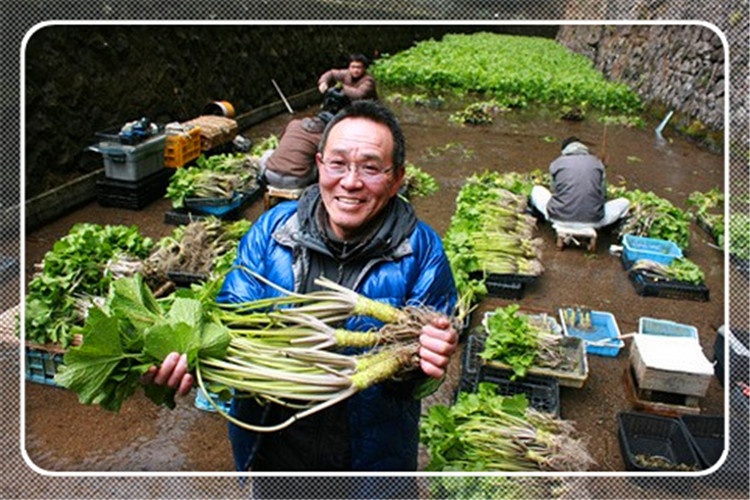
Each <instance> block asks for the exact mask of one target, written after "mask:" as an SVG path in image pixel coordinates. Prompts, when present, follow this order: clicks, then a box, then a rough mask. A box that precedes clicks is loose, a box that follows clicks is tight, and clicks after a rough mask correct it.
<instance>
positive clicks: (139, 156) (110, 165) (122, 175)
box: [89, 134, 167, 181]
mask: <svg viewBox="0 0 750 500" xmlns="http://www.w3.org/2000/svg"><path fill="white" fill-rule="evenodd" d="M166 138H167V136H166V135H164V134H159V135H155V136H154V137H152V138H150V139H148V140H145V141H143V142H139V143H138V144H136V145H128V144H121V143H117V142H109V141H105V142H100V143H99V144H97V145H94V146H91V147H90V148H89V149H90V150H92V151H96V152H97V153H101V154H102V157H103V159H104V174H105V175H106V177H107V178H108V179H117V180H123V181H137V180H139V179H142V178H144V177H147V176H149V175H151V174H153V173H156V172H158V171H159V170H161V169H162V168H164V145H165V143H166Z"/></svg>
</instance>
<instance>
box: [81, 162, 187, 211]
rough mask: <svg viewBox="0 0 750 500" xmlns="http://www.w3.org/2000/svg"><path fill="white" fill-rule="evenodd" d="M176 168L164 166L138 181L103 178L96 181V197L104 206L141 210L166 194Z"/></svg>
mask: <svg viewBox="0 0 750 500" xmlns="http://www.w3.org/2000/svg"><path fill="white" fill-rule="evenodd" d="M173 173H174V169H171V168H163V169H161V170H159V171H158V172H154V173H153V174H151V175H148V176H146V177H144V178H142V179H139V180H137V181H125V180H119V179H109V178H106V177H105V178H103V179H100V180H98V181H96V198H97V201H98V202H99V204H100V205H101V206H103V207H116V208H126V209H129V210H140V209H142V208H144V207H145V206H147V205H148V204H150V203H151V202H153V201H156V200H157V199H159V198H161V197H162V196H164V194H165V193H166V192H167V186H168V185H169V180H170V179H171V178H172V174H173Z"/></svg>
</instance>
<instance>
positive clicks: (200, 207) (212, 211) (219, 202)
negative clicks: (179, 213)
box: [185, 194, 244, 217]
mask: <svg viewBox="0 0 750 500" xmlns="http://www.w3.org/2000/svg"><path fill="white" fill-rule="evenodd" d="M243 200H244V195H242V194H235V195H234V196H233V197H232V198H185V207H186V208H188V209H190V210H194V211H196V212H200V213H203V214H208V215H215V216H217V217H220V216H222V215H225V214H227V213H229V212H231V211H232V210H234V209H236V208H239V206H240V205H242V202H243Z"/></svg>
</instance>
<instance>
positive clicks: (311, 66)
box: [24, 24, 557, 198]
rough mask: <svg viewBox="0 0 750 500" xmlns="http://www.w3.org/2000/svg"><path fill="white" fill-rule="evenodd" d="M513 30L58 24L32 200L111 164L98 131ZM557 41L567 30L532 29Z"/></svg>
mask: <svg viewBox="0 0 750 500" xmlns="http://www.w3.org/2000/svg"><path fill="white" fill-rule="evenodd" d="M476 30H484V31H487V30H493V31H498V32H518V30H517V29H516V28H514V27H512V26H496V27H491V26H479V27H472V26H460V27H457V26H430V25H421V26H398V25H390V26H361V25H359V26H357V25H355V26H347V25H336V26H326V25H263V26H226V25H225V26H216V25H214V26H198V25H182V26H180V25H174V24H170V25H161V26H142V25H141V26H137V25H136V26H127V25H122V26H102V25H87V26H70V25H65V26H48V27H44V28H42V29H41V30H39V31H37V32H35V33H34V34H33V35H32V36H31V38H30V39H29V42H28V44H27V46H26V50H25V52H24V62H25V78H26V85H25V93H26V110H25V111H26V130H25V133H26V144H27V147H26V171H25V181H26V196H27V198H31V197H33V196H35V195H37V194H39V193H41V192H45V191H47V190H50V189H53V188H55V187H57V186H59V185H62V184H64V183H65V182H67V181H69V180H70V179H72V178H75V177H78V176H81V175H83V174H85V173H88V172H91V171H93V170H95V169H98V168H101V165H102V161H101V156H100V155H98V154H96V153H91V152H88V153H87V152H86V148H87V147H88V146H89V145H91V144H93V143H94V142H96V137H95V133H96V132H97V131H102V130H108V129H119V127H120V126H121V125H122V124H124V123H126V122H127V121H132V120H136V119H139V118H141V117H144V116H145V117H148V118H150V119H151V120H152V121H155V122H157V123H161V124H164V123H168V122H170V121H184V120H186V119H189V118H193V117H195V116H197V115H199V114H200V113H201V111H202V109H203V107H204V106H205V105H206V104H207V103H210V102H211V101H215V100H226V101H229V102H230V103H232V105H233V106H234V107H235V109H236V112H237V114H242V113H247V112H249V111H251V110H252V109H254V108H258V107H262V106H264V105H266V104H268V103H271V102H273V101H277V100H278V99H279V96H278V94H277V92H276V90H275V88H274V86H273V84H272V83H271V79H274V80H275V81H276V82H277V83H278V85H279V87H280V88H281V89H282V91H283V92H284V94H285V95H287V96H289V95H293V94H297V93H300V92H303V91H305V90H307V89H310V88H314V87H315V82H316V81H317V78H318V76H319V75H320V73H322V72H323V71H325V70H327V69H329V68H331V67H343V66H346V63H347V57H348V55H349V54H350V53H351V52H362V53H364V54H365V55H367V56H369V57H371V58H374V57H376V56H377V55H379V54H386V53H395V52H398V51H400V50H404V49H406V48H408V47H410V46H411V45H412V44H413V43H415V42H417V41H419V40H423V39H427V38H436V39H439V38H440V37H442V35H443V34H444V33H446V32H449V31H450V32H456V31H463V32H471V31H476ZM524 30H525V32H527V33H530V34H537V35H539V34H546V36H550V37H554V36H555V34H556V31H557V28H556V27H552V28H549V27H547V28H544V27H527V28H524Z"/></svg>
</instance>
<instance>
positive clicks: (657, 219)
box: [607, 185, 693, 250]
mask: <svg viewBox="0 0 750 500" xmlns="http://www.w3.org/2000/svg"><path fill="white" fill-rule="evenodd" d="M607 195H608V196H609V197H610V198H617V197H624V198H627V199H628V200H629V201H630V212H629V214H628V216H627V218H626V219H625V221H624V222H623V223H622V224H621V225H620V227H619V229H618V232H619V234H620V236H622V235H624V234H633V235H636V236H646V237H649V238H657V239H661V240H668V241H673V242H674V243H675V244H677V246H679V247H680V248H681V249H683V250H684V249H686V248H688V245H689V243H690V223H691V221H692V220H693V218H692V215H691V214H690V212H687V211H684V210H681V209H680V208H678V207H676V206H674V205H673V204H672V203H671V202H670V201H669V200H666V199H664V198H662V197H660V196H658V195H656V194H654V193H653V192H651V191H648V192H644V191H641V190H640V189H633V190H628V189H626V188H625V187H621V186H620V187H615V186H612V185H609V186H607Z"/></svg>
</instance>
